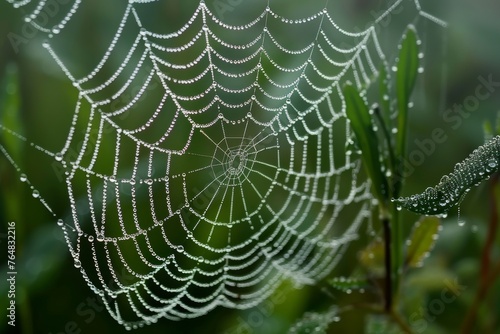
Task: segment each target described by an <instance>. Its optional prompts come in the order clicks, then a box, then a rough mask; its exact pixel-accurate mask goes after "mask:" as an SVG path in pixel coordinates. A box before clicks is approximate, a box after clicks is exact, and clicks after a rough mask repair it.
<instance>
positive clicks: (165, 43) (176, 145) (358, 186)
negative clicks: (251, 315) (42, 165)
mask: <svg viewBox="0 0 500 334" xmlns="http://www.w3.org/2000/svg"><path fill="white" fill-rule="evenodd" d="M8 2H11V3H12V4H13V5H14V6H15V7H21V8H23V7H26V8H29V6H32V8H31V9H30V10H31V11H30V14H28V15H27V16H26V22H29V23H31V24H32V25H33V26H34V27H35V28H36V29H38V30H40V31H42V32H44V33H46V34H47V36H48V39H47V41H45V42H44V43H43V47H44V48H45V49H46V50H47V51H48V52H49V53H50V55H51V56H52V58H53V59H54V61H55V62H56V63H57V64H58V65H59V66H60V68H61V69H62V70H63V71H64V73H65V75H66V76H67V77H68V78H69V80H71V82H72V84H73V85H74V86H75V89H77V90H78V101H77V103H76V107H75V110H74V113H73V121H72V125H71V128H70V130H69V132H68V136H67V140H66V142H65V143H64V145H62V149H61V150H60V151H59V152H57V153H51V152H49V151H47V150H44V149H42V148H39V149H40V150H43V151H44V152H45V153H46V154H48V155H51V156H53V157H54V159H55V160H56V161H57V162H59V163H60V164H61V166H62V168H63V170H64V172H65V177H64V178H65V183H66V188H67V196H68V201H69V206H70V209H71V218H70V219H66V221H63V220H59V221H58V224H59V225H60V226H61V228H62V230H63V231H64V235H65V238H66V241H67V244H68V247H69V250H70V253H71V255H72V257H73V259H74V263H75V267H77V268H79V270H80V272H81V274H82V276H83V277H84V279H85V281H86V282H87V284H88V285H89V287H90V288H91V289H92V290H93V291H94V292H95V293H96V294H98V295H100V296H101V297H102V300H103V301H104V303H105V305H106V308H107V309H108V311H109V313H110V314H111V315H112V316H113V317H114V318H115V319H116V320H117V321H118V322H119V323H121V324H123V325H125V326H126V327H127V328H135V327H136V326H138V325H142V324H149V323H154V322H156V321H157V320H158V319H159V318H162V317H165V318H168V319H181V318H190V317H197V316H200V315H203V314H205V313H207V312H208V311H210V310H211V309H213V308H215V307H217V306H225V307H230V308H240V309H241V308H249V307H252V306H254V305H256V304H258V303H259V302H261V301H262V300H263V299H264V298H266V297H267V296H269V295H270V294H271V293H272V292H273V290H274V289H275V288H276V286H277V285H278V284H280V282H281V281H282V280H283V279H293V280H294V281H296V282H297V283H298V284H314V283H315V282H317V281H318V280H320V279H322V278H324V277H325V276H326V275H328V274H329V273H331V272H332V269H333V268H334V267H335V266H336V264H337V263H338V261H339V260H340V259H341V258H342V255H343V254H344V252H345V249H346V246H348V245H349V243H350V242H351V241H352V240H355V239H357V238H358V231H359V229H360V226H361V225H362V224H363V223H366V222H369V221H370V216H371V205H372V196H371V193H370V184H369V182H368V181H367V180H366V176H365V175H364V174H363V172H362V169H361V166H360V163H359V160H358V159H357V157H356V156H355V155H351V154H350V153H351V149H352V148H351V147H350V143H352V139H351V134H350V131H349V126H348V122H347V119H346V117H345V113H344V101H343V97H342V94H341V87H342V85H343V84H344V83H346V82H347V81H352V82H354V83H355V84H356V85H357V87H358V88H359V89H360V90H361V91H366V89H367V88H368V87H370V85H371V84H372V82H373V80H374V79H375V78H376V77H377V75H378V68H379V66H380V64H385V65H386V63H387V61H386V55H385V54H384V52H383V50H382V47H381V45H380V43H379V39H378V37H377V28H378V27H377V26H378V24H379V23H380V22H381V20H383V19H384V18H386V17H387V16H389V15H391V14H392V13H393V11H395V10H396V9H397V8H398V7H400V6H401V5H402V3H403V1H402V0H399V1H396V2H394V3H393V4H392V5H391V7H390V8H389V9H388V10H386V11H385V12H383V14H382V15H380V16H378V17H376V18H375V20H374V21H373V24H372V25H370V26H369V27H368V28H366V29H365V30H362V31H357V32H349V31H346V30H344V29H342V28H341V27H340V26H339V25H337V24H336V22H335V20H334V18H333V16H332V14H331V12H332V10H331V9H329V7H328V6H326V5H324V9H321V10H319V11H317V12H316V13H315V14H313V15H311V16H308V17H303V18H290V17H287V16H284V15H282V14H279V11H278V7H277V6H276V8H275V7H274V6H273V3H269V2H268V3H266V2H264V4H263V6H261V7H258V6H256V8H261V9H260V10H259V13H258V15H256V16H255V18H254V19H252V20H251V21H248V20H247V21H245V22H244V23H242V24H239V25H233V24H227V23H225V22H224V21H223V20H221V19H219V18H218V16H217V13H216V11H215V10H214V9H211V8H209V6H208V5H207V4H206V3H205V2H203V1H200V2H199V4H198V6H197V7H196V9H195V10H194V12H193V14H192V16H191V18H190V19H189V20H188V21H187V22H185V24H184V25H183V26H182V27H181V28H180V29H178V30H177V31H174V32H167V33H165V32H162V31H161V26H160V27H158V26H157V25H158V23H157V22H156V23H155V22H153V21H152V20H148V13H150V12H151V10H152V8H153V9H154V8H155V7H153V6H154V5H155V4H157V3H158V1H129V2H128V3H126V4H125V5H123V6H122V7H123V8H121V9H119V10H120V11H122V14H121V20H120V22H119V24H118V25H117V29H116V32H115V33H114V36H113V38H112V41H111V43H110V45H109V48H108V49H107V50H106V51H105V52H104V54H103V55H102V57H101V59H100V61H99V62H98V64H97V65H96V66H94V67H93V69H92V70H91V71H90V72H88V73H86V74H81V75H77V74H76V73H75V72H76V70H75V71H71V70H70V69H69V67H68V62H67V61H64V59H63V58H62V57H61V56H60V55H59V53H58V52H57V51H56V48H55V47H54V44H55V41H56V40H57V39H58V38H61V39H62V38H63V37H65V36H64V35H65V29H66V26H70V25H71V22H72V21H73V19H74V17H75V16H76V13H78V12H79V11H80V9H81V8H82V7H84V6H85V5H84V3H82V2H81V1H79V0H75V1H73V2H70V3H66V4H61V5H60V8H61V10H60V11H59V15H58V16H57V17H56V18H54V20H58V22H56V23H55V24H54V25H53V26H52V28H45V27H44V26H43V25H41V24H39V23H37V22H38V21H37V20H38V19H39V17H40V15H41V13H43V12H44V7H45V6H48V3H49V2H47V1H44V0H41V1H39V2H38V4H36V5H35V4H33V3H31V1H29V0H25V1H17V2H16V1H12V0H8ZM322 3H323V1H322ZM404 4H405V6H406V5H411V7H412V10H413V11H414V12H415V13H416V17H424V18H425V19H430V20H431V21H434V22H435V23H439V24H442V22H440V21H439V20H437V19H435V18H434V17H432V16H430V15H429V14H427V13H426V12H424V11H422V10H421V8H420V5H419V3H418V2H417V1H415V2H411V1H405V2H404ZM330 7H331V6H330ZM117 10H118V9H117ZM60 13H63V14H60ZM283 31H287V32H289V33H288V34H283ZM283 35H285V36H283ZM65 38H67V37H65ZM116 59H119V61H118V64H119V66H115V64H116ZM2 128H3V129H4V130H5V131H9V130H8V129H6V128H5V127H3V126H2ZM21 139H23V138H21ZM23 140H24V139H23ZM2 151H3V153H4V154H5V155H6V156H7V157H9V156H8V154H7V152H6V151H5V150H4V149H3V148H2ZM11 162H12V163H13V164H14V165H15V163H14V162H13V161H12V160H11ZM24 181H27V180H26V177H24ZM36 197H38V194H37V196H36ZM40 200H41V201H42V203H43V204H45V206H46V207H47V208H48V209H49V210H51V209H50V206H49V205H48V204H47V203H46V202H45V200H44V199H43V198H42V197H41V196H40Z"/></svg>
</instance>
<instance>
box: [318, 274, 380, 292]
mask: <svg viewBox="0 0 500 334" xmlns="http://www.w3.org/2000/svg"><path fill="white" fill-rule="evenodd" d="M328 283H329V284H330V285H331V286H332V287H333V288H335V289H337V290H340V291H344V292H346V291H350V290H351V291H352V290H360V289H366V288H367V287H369V285H370V284H369V283H368V281H367V280H366V279H363V278H353V277H347V278H346V277H335V278H333V279H331V280H330V281H329V282H328Z"/></svg>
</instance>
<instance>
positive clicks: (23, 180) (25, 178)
mask: <svg viewBox="0 0 500 334" xmlns="http://www.w3.org/2000/svg"><path fill="white" fill-rule="evenodd" d="M19 180H21V182H26V181H27V180H28V177H27V176H26V174H21V175H20V176H19Z"/></svg>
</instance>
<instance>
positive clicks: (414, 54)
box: [396, 26, 418, 158]
mask: <svg viewBox="0 0 500 334" xmlns="http://www.w3.org/2000/svg"><path fill="white" fill-rule="evenodd" d="M417 40H418V39H417V34H416V32H415V29H414V28H413V26H409V27H408V29H407V30H406V33H405V36H404V38H403V42H402V43H401V50H400V52H399V61H398V64H397V75H396V96H397V101H398V135H397V144H396V153H397V155H398V156H399V157H400V158H404V157H405V150H406V128H407V126H406V123H407V119H408V103H409V102H410V95H411V92H412V90H413V87H414V86H415V80H416V78H417V74H418V44H417Z"/></svg>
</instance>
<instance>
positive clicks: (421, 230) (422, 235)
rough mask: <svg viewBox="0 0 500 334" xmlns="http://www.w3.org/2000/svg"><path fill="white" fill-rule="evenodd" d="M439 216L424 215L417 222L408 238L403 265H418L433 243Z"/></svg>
mask: <svg viewBox="0 0 500 334" xmlns="http://www.w3.org/2000/svg"><path fill="white" fill-rule="evenodd" d="M440 225H441V224H440V220H439V218H437V217H435V216H429V217H424V218H422V219H421V220H419V221H418V222H417V224H416V225H415V227H414V229H413V232H412V234H411V236H410V238H409V239H408V244H409V245H408V249H407V252H406V259H405V266H408V267H419V266H421V264H422V261H423V260H424V258H425V257H426V256H427V254H428V253H429V252H430V250H431V249H432V247H433V246H434V243H435V241H436V240H435V235H436V234H437V233H438V232H439V226H440Z"/></svg>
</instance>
